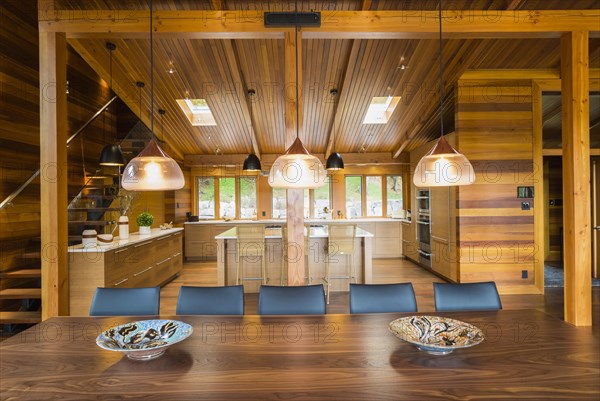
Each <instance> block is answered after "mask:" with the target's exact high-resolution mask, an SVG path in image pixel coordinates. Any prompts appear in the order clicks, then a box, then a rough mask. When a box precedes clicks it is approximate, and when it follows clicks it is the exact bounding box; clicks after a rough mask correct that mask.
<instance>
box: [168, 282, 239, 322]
mask: <svg viewBox="0 0 600 401" xmlns="http://www.w3.org/2000/svg"><path fill="white" fill-rule="evenodd" d="M175 313H176V314H178V315H243V314H244V286H243V285H232V286H227V287H189V286H182V287H181V288H180V289H179V299H178V300H177V309H176V311H175Z"/></svg>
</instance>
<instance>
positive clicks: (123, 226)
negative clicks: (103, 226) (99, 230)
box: [117, 216, 129, 239]
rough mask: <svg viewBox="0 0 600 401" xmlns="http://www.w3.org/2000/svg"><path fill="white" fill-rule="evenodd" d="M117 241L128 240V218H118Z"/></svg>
mask: <svg viewBox="0 0 600 401" xmlns="http://www.w3.org/2000/svg"><path fill="white" fill-rule="evenodd" d="M117 224H118V225H119V239H128V238H129V217H127V216H120V217H119V222H118V223H117Z"/></svg>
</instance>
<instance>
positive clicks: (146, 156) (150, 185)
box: [121, 0, 185, 191]
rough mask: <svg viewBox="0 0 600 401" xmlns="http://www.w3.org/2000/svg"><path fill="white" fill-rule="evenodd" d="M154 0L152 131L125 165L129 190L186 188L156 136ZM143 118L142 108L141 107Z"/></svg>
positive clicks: (151, 89)
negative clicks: (140, 149) (146, 142)
mask: <svg viewBox="0 0 600 401" xmlns="http://www.w3.org/2000/svg"><path fill="white" fill-rule="evenodd" d="M152 31H153V30H152V0H150V131H151V132H152V139H150V142H149V143H148V145H147V146H146V147H145V148H144V150H142V151H141V152H140V154H139V155H137V156H136V157H134V158H133V159H132V160H131V161H130V162H129V163H128V164H127V166H126V167H125V170H124V172H123V179H122V181H121V182H122V186H123V188H124V189H126V190H128V191H169V190H177V189H181V188H183V186H184V185H185V178H184V177H183V172H182V171H181V167H179V164H177V162H176V161H175V160H173V159H172V158H171V157H169V155H167V154H166V153H165V152H164V151H163V150H162V149H161V148H160V146H159V145H158V143H157V142H156V140H155V139H154V137H155V134H154V70H153V67H154V56H153V43H152ZM140 118H141V110H140Z"/></svg>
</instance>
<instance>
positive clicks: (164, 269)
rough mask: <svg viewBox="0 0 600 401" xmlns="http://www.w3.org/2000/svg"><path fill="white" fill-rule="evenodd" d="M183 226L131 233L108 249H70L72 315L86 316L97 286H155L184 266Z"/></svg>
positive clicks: (166, 280) (174, 274)
mask: <svg viewBox="0 0 600 401" xmlns="http://www.w3.org/2000/svg"><path fill="white" fill-rule="evenodd" d="M182 237H183V229H181V228H173V229H170V230H164V231H161V230H158V229H157V230H153V231H152V234H150V235H137V234H132V235H130V237H129V240H126V241H119V240H118V238H117V239H116V240H115V245H114V246H111V247H107V248H104V249H102V248H100V247H88V248H83V247H82V246H81V245H76V246H73V247H70V248H69V286H70V295H69V305H70V314H71V315H72V316H87V315H88V314H89V311H90V305H91V301H92V297H93V295H94V291H95V290H96V287H107V288H108V287H112V288H117V287H118V288H134V287H154V286H159V285H163V284H165V283H167V282H168V281H170V280H171V279H172V278H174V277H175V276H177V275H178V274H179V273H180V272H181V269H182V268H183V255H182V249H183V248H182Z"/></svg>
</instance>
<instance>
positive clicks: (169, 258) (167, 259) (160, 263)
mask: <svg viewBox="0 0 600 401" xmlns="http://www.w3.org/2000/svg"><path fill="white" fill-rule="evenodd" d="M169 260H171V257H170V256H169V257H168V258H166V259H165V260H163V261H162V262H158V263H157V264H156V266H158V265H162V264H163V263H165V262H168V261H169Z"/></svg>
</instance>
